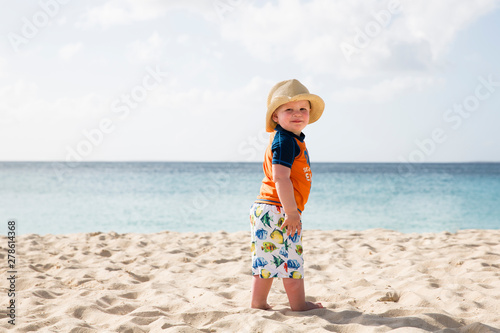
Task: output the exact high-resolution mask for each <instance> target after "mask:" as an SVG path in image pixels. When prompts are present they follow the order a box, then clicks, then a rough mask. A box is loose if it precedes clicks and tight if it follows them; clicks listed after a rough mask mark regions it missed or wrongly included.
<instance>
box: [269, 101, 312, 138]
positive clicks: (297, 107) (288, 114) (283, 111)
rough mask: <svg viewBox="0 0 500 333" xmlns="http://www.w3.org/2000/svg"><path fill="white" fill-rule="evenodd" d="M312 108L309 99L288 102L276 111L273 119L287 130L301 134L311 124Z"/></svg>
mask: <svg viewBox="0 0 500 333" xmlns="http://www.w3.org/2000/svg"><path fill="white" fill-rule="evenodd" d="M310 110H311V107H310V105H309V101H295V102H288V103H286V104H283V105H281V106H280V107H278V108H277V109H276V111H274V113H273V120H274V121H275V122H276V123H278V124H280V126H281V127H283V128H284V129H286V130H287V131H290V132H292V133H294V134H295V135H300V133H301V132H302V130H303V129H304V128H305V127H306V126H307V124H309V111H310Z"/></svg>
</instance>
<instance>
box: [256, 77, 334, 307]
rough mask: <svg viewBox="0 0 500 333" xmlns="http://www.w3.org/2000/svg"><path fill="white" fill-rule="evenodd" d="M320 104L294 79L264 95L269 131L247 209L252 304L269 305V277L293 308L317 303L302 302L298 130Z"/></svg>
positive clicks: (305, 158) (306, 174)
mask: <svg viewBox="0 0 500 333" xmlns="http://www.w3.org/2000/svg"><path fill="white" fill-rule="evenodd" d="M324 108H325V103H324V102H323V100H322V99H321V98H320V97H319V96H316V95H313V94H310V93H309V91H308V90H307V88H306V87H305V86H304V85H302V84H301V83H300V82H299V81H297V80H287V81H282V82H279V83H277V84H276V85H275V86H274V87H273V88H272V89H271V91H270V93H269V96H268V98H267V114H266V131H267V132H272V134H271V137H270V143H269V146H268V147H267V150H266V153H265V156H264V163H263V168H264V174H265V176H264V179H263V180H262V186H261V189H260V195H259V196H258V197H257V200H256V201H255V203H254V204H253V206H252V208H251V209H250V223H251V226H252V274H253V281H252V300H251V307H252V308H257V309H264V310H267V309H270V308H271V306H270V305H269V304H268V303H267V295H268V294H269V290H270V289H271V285H272V283H273V278H275V277H278V278H282V279H283V286H284V287H285V291H286V293H287V296H288V300H289V302H290V307H291V309H292V310H293V311H306V310H311V309H316V308H322V307H323V306H322V305H321V303H312V302H306V301H305V291H304V279H303V276H304V260H303V258H302V251H303V250H302V236H301V233H302V222H301V220H300V215H301V213H302V211H303V210H304V205H305V204H306V202H307V198H308V197H309V192H310V190H311V169H310V165H309V154H308V152H307V149H306V145H305V143H304V138H305V135H304V134H303V133H302V130H303V129H304V128H305V127H306V126H307V125H308V124H310V123H313V122H315V121H316V120H318V119H319V118H320V117H321V114H322V113H323V110H324Z"/></svg>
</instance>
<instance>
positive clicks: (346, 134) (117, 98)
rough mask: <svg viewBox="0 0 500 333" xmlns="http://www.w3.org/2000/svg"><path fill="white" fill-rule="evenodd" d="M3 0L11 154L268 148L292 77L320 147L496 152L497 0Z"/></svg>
mask: <svg viewBox="0 0 500 333" xmlns="http://www.w3.org/2000/svg"><path fill="white" fill-rule="evenodd" d="M4 2H5V6H3V7H2V8H4V9H3V10H2V11H1V13H0V35H1V36H2V38H1V39H0V160H1V161H68V162H70V161H71V162H73V161H230V162H233V161H234V162H236V161H245V162H254V161H262V158H263V154H264V150H265V148H266V146H267V144H268V140H269V139H268V138H269V134H268V133H266V132H265V113H266V109H267V106H266V101H267V95H268V92H269V90H270V89H271V87H272V86H273V85H274V84H275V83H277V82H279V81H282V80H287V79H292V78H295V79H298V80H299V81H301V82H302V83H303V84H304V85H306V86H307V87H308V89H309V91H310V92H311V93H313V94H317V95H319V96H321V97H322V98H323V99H324V101H325V104H326V107H325V111H324V113H323V116H322V117H321V119H320V120H319V121H318V122H316V123H314V124H310V125H308V126H307V127H306V128H305V130H304V133H305V135H306V143H307V147H308V151H309V154H310V156H311V161H312V162H410V163H417V162H477V161H483V162H486V161H490V162H491V161H497V162H500V130H499V124H500V63H499V61H498V59H500V43H498V35H499V32H500V1H498V0H497V1H495V0H476V1H470V0H453V1H451V0H440V1H431V0H422V1H407V0H400V1H398V0H389V1H378V0H377V1H361V0H352V1H340V0H328V1H327V0H287V1H285V0H278V1H256V0H190V1H168V0H106V1H95V0H89V1H69V0H40V1H15V2H9V3H8V4H7V2H6V1H4Z"/></svg>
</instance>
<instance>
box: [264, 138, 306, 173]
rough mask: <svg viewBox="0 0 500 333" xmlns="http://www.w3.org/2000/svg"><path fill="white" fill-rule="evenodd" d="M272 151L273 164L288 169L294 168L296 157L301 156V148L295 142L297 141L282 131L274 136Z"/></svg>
mask: <svg viewBox="0 0 500 333" xmlns="http://www.w3.org/2000/svg"><path fill="white" fill-rule="evenodd" d="M271 150H272V152H273V164H280V165H283V166H286V167H288V168H291V167H292V164H293V161H294V160H295V157H297V156H298V155H299V154H300V147H299V145H298V144H297V142H295V139H294V138H293V137H290V136H288V135H286V134H283V133H281V132H280V131H277V132H276V135H275V136H274V140H273V144H272V146H271Z"/></svg>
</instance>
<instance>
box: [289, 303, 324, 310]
mask: <svg viewBox="0 0 500 333" xmlns="http://www.w3.org/2000/svg"><path fill="white" fill-rule="evenodd" d="M322 308H323V305H322V304H321V303H313V302H305V304H304V306H303V307H301V308H299V309H292V311H309V310H314V309H322Z"/></svg>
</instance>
